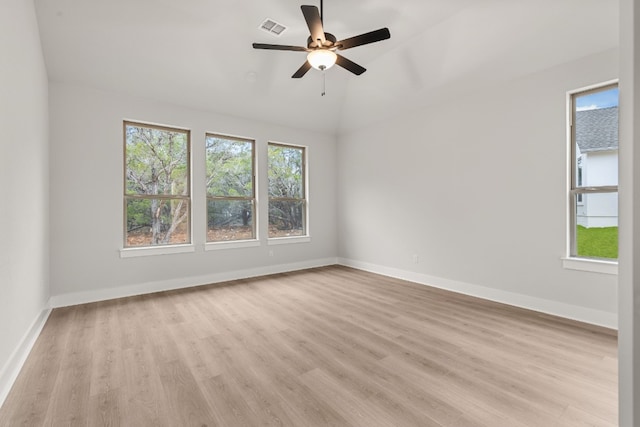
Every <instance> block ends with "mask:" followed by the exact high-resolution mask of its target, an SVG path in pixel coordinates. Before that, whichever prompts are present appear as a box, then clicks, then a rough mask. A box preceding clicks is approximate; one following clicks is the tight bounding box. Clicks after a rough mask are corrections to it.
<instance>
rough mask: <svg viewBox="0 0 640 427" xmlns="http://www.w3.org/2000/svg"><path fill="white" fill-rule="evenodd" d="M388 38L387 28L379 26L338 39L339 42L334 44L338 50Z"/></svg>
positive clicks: (389, 35) (389, 34)
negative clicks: (356, 34)
mask: <svg viewBox="0 0 640 427" xmlns="http://www.w3.org/2000/svg"><path fill="white" fill-rule="evenodd" d="M388 38H391V33H390V32H389V29H388V28H380V29H379V30H375V31H370V32H368V33H364V34H360V35H359V36H355V37H349V38H348V39H344V40H340V41H339V42H336V46H338V49H340V50H345V49H350V48H352V47H356V46H362V45H364V44H369V43H375V42H379V41H381V40H386V39H388Z"/></svg>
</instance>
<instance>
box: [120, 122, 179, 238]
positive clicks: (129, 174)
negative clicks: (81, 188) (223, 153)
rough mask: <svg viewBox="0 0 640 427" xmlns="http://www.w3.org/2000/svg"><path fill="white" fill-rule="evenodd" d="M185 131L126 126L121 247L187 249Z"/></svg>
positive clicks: (159, 127) (146, 125)
mask: <svg viewBox="0 0 640 427" xmlns="http://www.w3.org/2000/svg"><path fill="white" fill-rule="evenodd" d="M189 139H190V134H189V131H188V130H183V129H174V128H169V127H163V126H155V125H148V124H142V123H134V122H126V121H125V122H124V163H125V165H124V166H125V167H124V169H125V179H124V210H125V212H124V222H125V230H124V231H125V232H124V246H125V247H144V246H159V245H173V244H185V243H190V242H191V233H190V227H189V222H190V217H191V206H190V203H191V201H190V171H189V156H190V151H189Z"/></svg>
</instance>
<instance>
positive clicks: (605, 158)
mask: <svg viewBox="0 0 640 427" xmlns="http://www.w3.org/2000/svg"><path fill="white" fill-rule="evenodd" d="M575 129H576V143H577V145H578V147H577V149H576V151H577V152H576V156H577V159H578V176H577V180H578V182H577V184H578V186H579V187H593V186H600V185H618V107H609V108H598V109H594V110H583V111H577V112H576V123H575ZM577 214H578V218H577V221H578V225H582V226H584V227H617V226H618V193H617V192H614V193H599V194H581V195H578V204H577Z"/></svg>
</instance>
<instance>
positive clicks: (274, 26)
mask: <svg viewBox="0 0 640 427" xmlns="http://www.w3.org/2000/svg"><path fill="white" fill-rule="evenodd" d="M260 28H261V29H263V30H264V31H266V32H267V33H271V34H273V35H274V36H280V35H281V34H282V33H284V31H285V30H286V29H287V27H285V26H284V25H282V24H278V23H277V22H276V21H274V20H273V19H269V18H267V19H265V20H264V22H263V23H262V24H260Z"/></svg>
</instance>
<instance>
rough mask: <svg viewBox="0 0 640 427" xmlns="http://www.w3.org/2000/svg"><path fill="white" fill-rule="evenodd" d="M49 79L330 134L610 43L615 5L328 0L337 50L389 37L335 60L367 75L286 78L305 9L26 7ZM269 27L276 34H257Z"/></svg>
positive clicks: (48, 0) (98, 3) (283, 4)
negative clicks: (369, 35)
mask: <svg viewBox="0 0 640 427" xmlns="http://www.w3.org/2000/svg"><path fill="white" fill-rule="evenodd" d="M35 4H36V10H37V15H38V22H39V26H40V36H41V39H42V45H43V50H44V56H45V61H46V66H47V70H48V74H49V79H50V81H52V82H67V83H72V84H81V85H88V86H92V87H96V88H101V89H106V90H114V91H118V92H125V93H129V94H133V95H138V96H143V97H147V98H151V99H155V100H158V101H162V102H167V103H172V104H177V105H182V106H187V107H191V108H196V109H203V110H210V111H215V112H221V113H225V114H230V115H236V116H242V117H247V118H251V119H256V120H261V121H267V122H271V123H276V124H283V125H287V126H292V127H298V128H303V129H309V130H319V131H325V132H330V133H338V132H340V131H344V130H349V129H354V128H358V127H361V126H366V125H367V124H369V123H372V122H374V121H377V120H380V119H381V118H385V117H392V116H395V115H399V114H404V113H407V112H410V111H412V110H415V109H417V108H421V107H425V106H428V105H433V104H436V103H439V102H443V101H444V100H446V99H447V97H450V96H452V95H455V94H457V93H461V92H464V91H468V90H473V89H474V88H478V87H482V86H486V85H491V84H495V83H497V82H500V81H502V80H504V79H511V78H515V77H518V76H521V75H525V74H527V73H531V72H535V71H538V70H542V69H545V68H548V67H551V66H554V65H557V64H560V63H563V62H567V61H570V60H574V59H577V58H580V57H583V56H586V55H589V54H592V53H596V52H600V51H604V50H607V49H610V48H614V47H616V46H617V45H618V1H617V0H393V1H392V0H326V1H325V2H324V27H325V31H327V32H330V33H333V34H334V35H336V37H337V38H338V39H344V38H347V37H351V36H354V35H357V34H361V33H364V32H368V31H371V30H375V29H378V28H381V27H388V28H389V30H390V31H391V39H389V40H385V41H382V42H379V43H374V44H370V45H366V46H360V47H356V48H353V49H350V50H347V51H344V52H342V53H343V55H344V56H346V57H347V58H349V59H351V60H353V61H355V62H357V63H359V64H360V65H362V66H364V67H365V68H367V72H365V73H364V74H362V75H361V76H354V75H352V74H350V73H349V72H347V71H346V70H344V69H342V68H339V67H334V68H332V69H330V70H328V71H327V72H326V96H320V93H321V87H322V73H321V72H319V71H316V70H311V71H309V73H307V75H306V76H305V77H304V78H302V79H292V78H291V75H292V74H293V73H294V72H295V71H296V70H297V69H298V68H299V67H300V65H301V64H302V63H303V62H304V60H305V59H306V57H305V54H304V53H303V52H282V51H266V50H254V49H253V48H252V46H251V44H252V42H260V43H274V44H289V45H299V46H304V45H305V43H306V39H307V36H308V29H307V26H306V24H305V21H304V19H303V16H302V13H301V11H300V5H302V4H312V5H316V6H319V1H315V0H314V1H306V0H297V1H293V0H179V1H176V0H108V1H105V0H35ZM265 18H270V19H272V20H274V21H276V22H278V23H281V24H283V25H285V26H286V27H287V29H286V30H285V31H284V32H283V33H282V35H280V36H275V35H272V34H270V33H267V32H265V31H264V30H262V29H260V24H261V23H262V22H263V21H264V20H265Z"/></svg>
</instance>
